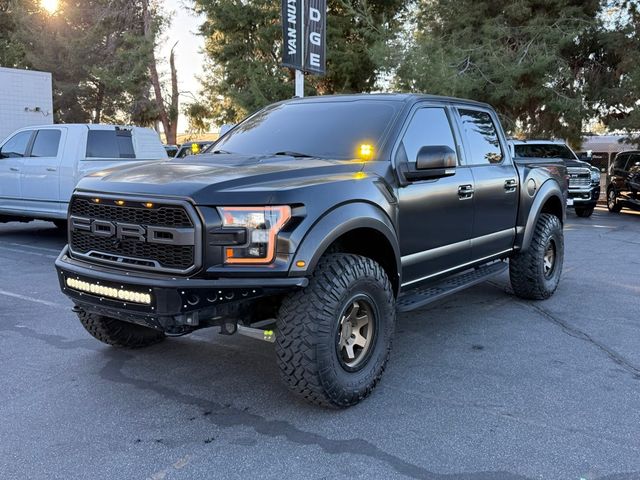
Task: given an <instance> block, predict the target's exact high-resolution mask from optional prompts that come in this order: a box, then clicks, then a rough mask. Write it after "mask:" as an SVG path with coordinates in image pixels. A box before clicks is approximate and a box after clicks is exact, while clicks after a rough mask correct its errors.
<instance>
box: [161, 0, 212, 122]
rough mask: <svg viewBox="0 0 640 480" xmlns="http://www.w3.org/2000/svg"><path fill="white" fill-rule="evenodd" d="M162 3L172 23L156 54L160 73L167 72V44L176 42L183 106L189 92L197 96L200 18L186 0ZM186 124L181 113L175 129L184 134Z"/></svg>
mask: <svg viewBox="0 0 640 480" xmlns="http://www.w3.org/2000/svg"><path fill="white" fill-rule="evenodd" d="M163 3H164V8H165V10H166V12H167V14H170V18H171V19H172V22H171V26H170V28H169V29H168V30H167V31H166V33H165V38H164V39H163V40H164V43H163V44H162V45H161V48H160V51H159V53H160V55H159V56H161V57H162V59H163V60H165V64H166V65H167V67H166V68H164V69H163V72H164V73H165V74H167V73H168V63H169V53H170V51H171V47H172V46H173V45H174V44H175V43H176V42H178V45H177V47H176V50H175V53H176V68H177V70H178V84H179V87H180V91H181V92H184V93H183V94H182V95H181V96H180V102H181V104H182V105H184V104H185V103H190V101H191V99H192V97H191V95H194V96H197V94H198V91H199V90H200V82H199V81H198V79H197V76H198V75H200V73H201V71H202V65H203V63H204V55H203V54H202V49H203V48H204V39H203V37H201V36H200V35H197V31H198V27H199V25H200V24H201V23H202V21H203V19H202V18H199V17H198V16H197V15H196V14H195V13H194V12H193V10H192V9H191V8H190V5H191V2H190V1H189V0H164V1H163ZM158 60H160V59H158ZM187 127H188V122H187V119H186V118H185V117H184V115H181V116H180V119H179V120H178V132H179V133H184V132H185V131H186V130H187Z"/></svg>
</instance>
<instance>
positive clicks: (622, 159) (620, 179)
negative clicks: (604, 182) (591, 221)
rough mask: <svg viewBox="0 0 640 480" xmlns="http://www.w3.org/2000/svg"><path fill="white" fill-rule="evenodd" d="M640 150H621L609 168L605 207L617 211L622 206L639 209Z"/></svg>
mask: <svg viewBox="0 0 640 480" xmlns="http://www.w3.org/2000/svg"><path fill="white" fill-rule="evenodd" d="M639 192H640V151H632V152H622V153H619V154H618V156H617V157H616V158H615V160H614V161H613V163H612V164H611V167H610V168H609V185H608V186H607V207H608V208H609V211H610V212H614V213H618V212H620V210H622V208H623V207H627V208H632V209H634V210H640V193H639Z"/></svg>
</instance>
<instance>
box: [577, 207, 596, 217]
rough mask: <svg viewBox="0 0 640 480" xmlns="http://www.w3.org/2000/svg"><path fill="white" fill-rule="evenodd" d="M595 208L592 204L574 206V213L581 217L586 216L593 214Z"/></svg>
mask: <svg viewBox="0 0 640 480" xmlns="http://www.w3.org/2000/svg"><path fill="white" fill-rule="evenodd" d="M594 210H595V207H594V206H591V207H576V215H577V216H579V217H582V218H587V217H590V216H591V215H593V211H594Z"/></svg>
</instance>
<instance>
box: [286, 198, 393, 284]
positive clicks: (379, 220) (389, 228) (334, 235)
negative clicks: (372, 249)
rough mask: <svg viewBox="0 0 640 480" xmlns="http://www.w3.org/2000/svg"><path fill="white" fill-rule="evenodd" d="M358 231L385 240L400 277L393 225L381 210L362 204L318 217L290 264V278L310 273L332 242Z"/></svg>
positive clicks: (345, 207) (343, 207)
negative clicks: (370, 231)
mask: <svg viewBox="0 0 640 480" xmlns="http://www.w3.org/2000/svg"><path fill="white" fill-rule="evenodd" d="M358 228H370V229H373V230H377V231H378V232H380V233H381V234H383V235H384V236H385V238H386V239H387V241H388V242H389V245H390V246H391V248H392V249H393V253H394V255H395V259H394V260H395V263H396V269H397V272H398V276H400V272H401V265H400V247H399V243H398V237H397V235H396V231H395V228H394V226H393V223H392V222H391V219H390V218H389V217H388V216H387V214H386V213H385V212H384V211H383V210H382V209H381V208H379V207H377V206H374V205H372V204H369V203H364V202H353V203H347V204H343V205H341V206H339V207H337V208H335V209H333V210H331V211H329V212H328V213H326V214H325V215H324V216H322V217H321V218H320V219H319V220H318V221H317V222H316V223H315V224H314V225H313V227H312V228H311V229H310V230H309V232H307V234H306V235H305V237H304V238H303V240H302V242H301V244H300V246H299V247H298V249H297V251H296V253H295V255H294V258H293V262H292V264H291V270H290V272H291V274H292V275H295V276H298V275H307V274H310V273H311V272H313V270H314V269H315V268H316V265H317V264H318V261H319V260H320V257H322V255H323V254H324V253H325V252H326V251H327V249H328V248H329V247H330V246H331V244H332V243H333V242H334V241H335V240H337V239H338V238H340V236H342V235H344V234H345V233H347V232H350V231H352V230H355V229H358ZM299 261H304V262H305V266H304V267H298V266H297V265H296V264H297V262H299ZM399 280H400V279H399V278H398V281H399ZM398 284H400V283H399V282H398Z"/></svg>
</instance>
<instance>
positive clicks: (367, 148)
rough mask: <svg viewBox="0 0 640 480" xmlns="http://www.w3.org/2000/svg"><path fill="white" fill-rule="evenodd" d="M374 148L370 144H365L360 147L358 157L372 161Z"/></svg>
mask: <svg viewBox="0 0 640 480" xmlns="http://www.w3.org/2000/svg"><path fill="white" fill-rule="evenodd" d="M373 154H374V148H373V145H371V144H370V143H363V144H361V145H360V146H359V147H358V157H359V158H361V159H362V160H371V159H372V158H373Z"/></svg>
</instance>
